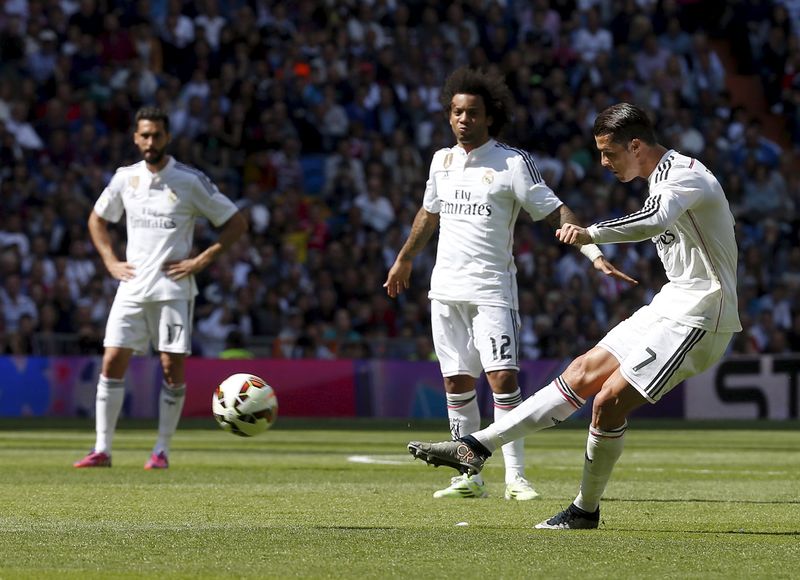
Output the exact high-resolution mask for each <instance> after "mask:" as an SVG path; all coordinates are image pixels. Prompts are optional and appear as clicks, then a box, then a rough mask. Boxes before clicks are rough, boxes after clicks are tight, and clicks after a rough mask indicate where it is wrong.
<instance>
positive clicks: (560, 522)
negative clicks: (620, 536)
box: [534, 503, 600, 530]
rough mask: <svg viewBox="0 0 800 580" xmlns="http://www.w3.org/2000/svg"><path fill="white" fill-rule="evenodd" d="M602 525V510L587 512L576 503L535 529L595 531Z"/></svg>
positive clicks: (537, 525)
mask: <svg viewBox="0 0 800 580" xmlns="http://www.w3.org/2000/svg"><path fill="white" fill-rule="evenodd" d="M599 525H600V508H597V509H596V510H595V511H594V512H587V511H584V510H582V509H581V508H579V507H577V506H576V505H575V504H574V503H571V504H569V507H568V508H567V509H565V510H564V511H563V512H559V513H557V514H556V515H554V516H553V517H552V518H550V519H549V520H545V521H543V522H541V523H539V524H536V525H535V526H534V527H535V528H538V529H540V530H594V529H596V528H597V526H599Z"/></svg>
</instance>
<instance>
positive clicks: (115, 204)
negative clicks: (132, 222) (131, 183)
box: [94, 171, 127, 223]
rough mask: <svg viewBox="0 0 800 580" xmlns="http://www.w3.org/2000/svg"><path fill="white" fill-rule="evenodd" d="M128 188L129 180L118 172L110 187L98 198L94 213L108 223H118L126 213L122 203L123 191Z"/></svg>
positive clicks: (110, 182)
mask: <svg viewBox="0 0 800 580" xmlns="http://www.w3.org/2000/svg"><path fill="white" fill-rule="evenodd" d="M126 186H127V179H126V178H125V177H123V176H122V174H121V173H120V172H119V171H117V172H116V173H115V174H114V176H113V177H112V178H111V181H109V182H108V185H107V186H106V188H105V189H104V190H103V193H101V194H100V197H98V198H97V201H96V202H95V204H94V213H96V214H97V215H98V216H100V217H101V218H103V219H104V220H106V221H107V222H112V223H116V222H118V221H119V219H120V218H121V217H122V214H123V213H124V212H125V205H124V204H123V203H122V191H123V190H124V189H125V187H126Z"/></svg>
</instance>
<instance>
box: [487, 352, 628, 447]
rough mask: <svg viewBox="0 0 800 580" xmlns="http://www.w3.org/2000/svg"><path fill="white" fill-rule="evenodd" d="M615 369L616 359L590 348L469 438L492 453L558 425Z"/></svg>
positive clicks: (606, 353)
mask: <svg viewBox="0 0 800 580" xmlns="http://www.w3.org/2000/svg"><path fill="white" fill-rule="evenodd" d="M618 366H619V363H618V361H617V359H616V358H614V357H613V356H612V355H611V354H610V353H609V352H608V351H606V350H604V349H602V348H599V347H594V348H593V349H592V350H590V351H589V352H587V353H586V354H584V355H581V356H579V357H578V358H576V359H575V360H574V361H572V362H571V363H570V365H569V366H568V367H567V368H566V370H565V371H564V372H563V373H562V374H561V375H560V376H558V377H556V378H555V379H554V380H553V381H552V382H551V383H550V384H548V385H547V386H545V387H544V388H542V389H540V390H539V391H537V392H536V393H534V394H533V395H532V396H530V397H528V398H527V399H525V400H524V401H523V402H522V403H521V404H520V405H519V406H517V407H516V408H515V409H513V410H511V411H510V412H509V413H508V414H507V415H505V416H504V417H503V418H502V419H500V420H498V421H495V422H494V423H492V424H491V425H489V426H488V427H487V428H486V429H483V430H482V431H478V432H476V433H472V435H471V436H472V437H474V438H475V439H476V440H477V441H478V442H479V443H480V444H481V445H482V447H483V449H482V450H481V451H483V450H486V451H488V452H489V453H493V452H494V451H495V449H497V447H498V446H499V445H505V444H506V443H507V442H509V441H515V440H517V439H521V438H524V437H527V436H528V435H531V434H532V433H536V432H537V431H541V430H542V429H546V428H548V427H552V426H554V425H558V424H559V423H561V422H562V421H565V420H566V419H567V418H569V417H570V416H571V415H572V414H573V413H575V411H577V410H578V409H580V407H581V406H582V405H583V404H584V402H585V401H586V399H587V398H589V397H591V396H593V395H594V394H596V393H598V392H599V391H600V389H601V388H602V385H603V382H604V381H605V380H606V379H607V378H608V376H609V375H611V374H612V373H613V372H614V371H615V370H616V368H617V367H618Z"/></svg>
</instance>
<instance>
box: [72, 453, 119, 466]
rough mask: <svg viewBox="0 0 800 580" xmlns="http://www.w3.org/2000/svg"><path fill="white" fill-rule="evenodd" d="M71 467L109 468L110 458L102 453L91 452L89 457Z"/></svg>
mask: <svg viewBox="0 0 800 580" xmlns="http://www.w3.org/2000/svg"><path fill="white" fill-rule="evenodd" d="M72 466H73V467H111V456H110V455H109V454H108V453H105V452H103V451H91V452H90V453H89V455H87V456H86V457H84V458H83V459H81V460H80V461H76V462H75V463H73V464H72Z"/></svg>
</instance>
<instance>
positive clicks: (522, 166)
mask: <svg viewBox="0 0 800 580" xmlns="http://www.w3.org/2000/svg"><path fill="white" fill-rule="evenodd" d="M511 181H512V187H513V191H514V197H515V198H516V200H517V201H518V202H519V203H520V204H521V205H522V207H523V208H524V209H525V211H526V212H528V213H529V214H530V216H531V218H532V219H533V221H539V220H542V219H544V218H546V217H547V216H548V215H550V214H551V213H553V212H554V211H555V210H556V209H558V208H559V207H560V206H561V205H562V204H563V202H562V201H561V200H560V199H559V198H558V196H557V195H556V194H555V193H554V192H553V190H552V189H550V187H549V186H548V185H547V184H546V183H545V182H544V179H543V178H542V174H541V173H539V168H538V167H536V162H535V161H534V160H533V157H531V155H530V154H529V153H526V152H522V153H520V155H519V157H517V158H516V163H515V167H514V170H513V172H512V176H511Z"/></svg>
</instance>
